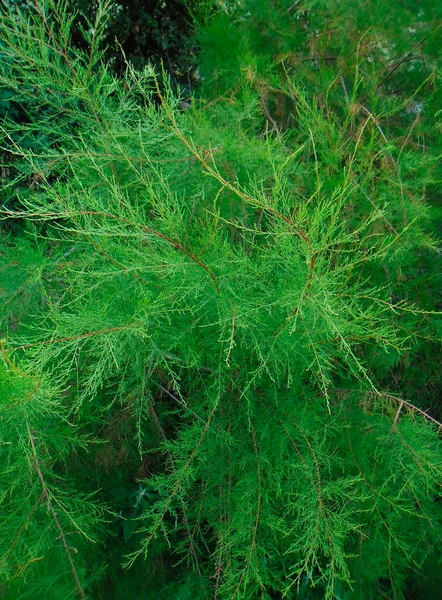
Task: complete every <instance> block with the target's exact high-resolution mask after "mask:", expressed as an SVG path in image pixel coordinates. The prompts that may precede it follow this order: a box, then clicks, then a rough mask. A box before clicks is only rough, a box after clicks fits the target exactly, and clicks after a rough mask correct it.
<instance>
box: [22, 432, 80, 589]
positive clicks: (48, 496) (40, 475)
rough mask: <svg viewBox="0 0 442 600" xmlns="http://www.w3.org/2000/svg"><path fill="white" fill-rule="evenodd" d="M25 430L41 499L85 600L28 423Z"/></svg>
mask: <svg viewBox="0 0 442 600" xmlns="http://www.w3.org/2000/svg"><path fill="white" fill-rule="evenodd" d="M26 428H27V432H28V437H29V441H30V443H31V447H32V455H33V459H34V465H35V469H36V471H37V475H38V478H39V480H40V483H41V485H42V487H43V497H44V498H46V501H47V504H48V508H49V511H50V513H51V515H52V518H53V520H54V523H55V526H56V527H57V529H58V531H59V533H60V538H61V541H62V543H63V546H64V549H65V552H66V556H67V558H68V561H69V564H70V567H71V570H72V574H73V576H74V580H75V585H76V587H77V592H78V595H79V596H80V598H82V599H83V600H86V594H85V593H84V590H83V586H82V585H81V582H80V578H79V576H78V573H77V569H76V568H75V564H74V561H73V559H72V555H71V551H70V550H69V546H68V544H67V542H66V537H65V534H64V531H63V529H62V527H61V525H60V521H59V520H58V516H57V512H56V511H55V509H54V506H53V504H52V502H51V493H50V491H49V489H48V487H47V485H46V482H45V480H44V477H43V473H42V471H41V468H40V463H39V460H38V456H37V450H36V447H35V439H34V436H33V434H32V431H31V428H30V427H29V423H26Z"/></svg>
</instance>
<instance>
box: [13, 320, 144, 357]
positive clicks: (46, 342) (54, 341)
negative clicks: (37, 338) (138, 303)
mask: <svg viewBox="0 0 442 600" xmlns="http://www.w3.org/2000/svg"><path fill="white" fill-rule="evenodd" d="M140 325H141V323H130V324H129V325H122V326H121V327H109V329H99V330H97V331H91V332H89V333H81V334H80V335H72V336H67V337H62V338H56V339H52V340H43V341H42V342H33V343H32V344H23V345H22V346H14V347H13V348H9V350H10V351H12V352H15V351H16V350H26V349H27V348H34V347H36V346H47V345H49V344H59V343H61V342H71V341H73V340H82V339H85V338H89V337H93V336H95V335H102V334H106V333H113V332H114V331H124V330H125V329H132V328H133V327H137V326H140Z"/></svg>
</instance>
